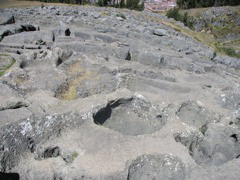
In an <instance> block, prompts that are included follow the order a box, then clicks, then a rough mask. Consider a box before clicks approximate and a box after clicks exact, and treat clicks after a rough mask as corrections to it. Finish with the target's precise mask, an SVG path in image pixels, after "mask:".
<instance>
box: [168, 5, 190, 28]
mask: <svg viewBox="0 0 240 180" xmlns="http://www.w3.org/2000/svg"><path fill="white" fill-rule="evenodd" d="M166 16H167V17H168V18H173V19H175V20H176V21H181V22H182V23H183V24H184V25H185V26H187V27H189V28H192V27H193V18H192V17H191V16H188V13H187V12H185V13H184V15H181V13H180V12H179V9H178V8H173V9H170V10H169V11H168V12H167V14H166Z"/></svg>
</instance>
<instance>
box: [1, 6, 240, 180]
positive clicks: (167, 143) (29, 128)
mask: <svg viewBox="0 0 240 180" xmlns="http://www.w3.org/2000/svg"><path fill="white" fill-rule="evenodd" d="M214 13H215V10H214ZM216 13H217V14H215V15H214V16H215V17H217V16H220V15H219V14H220V12H219V11H217V10H216ZM0 14H14V16H15V17H17V18H16V20H17V22H18V24H17V25H4V26H1V27H0V32H1V37H2V38H3V39H2V42H1V43H0V52H1V53H0V54H6V52H12V53H11V54H10V53H8V54H9V55H10V57H12V58H13V59H14V60H15V63H14V64H13V65H12V66H11V67H9V68H8V70H6V71H5V73H4V75H3V76H1V77H0V86H1V87H0V100H1V102H0V117H1V118H0V170H1V171H3V172H17V173H19V175H20V177H21V179H36V180H38V179H39V180H42V179H94V180H95V179H96V180H112V179H114V180H115V179H116V180H122V179H128V178H129V179H144V178H145V179H151V178H155V179H197V180H198V179H199V180H200V179H239V177H240V171H239V168H238V167H239V165H240V164H239V163H240V161H239V158H237V157H238V156H239V154H240V153H239V147H240V146H239V143H238V136H239V116H238V114H237V112H238V111H239V106H238V104H239V103H238V101H239V100H238V94H239V93H238V92H239V88H238V86H239V69H238V59H234V58H233V59H231V58H229V59H228V57H226V58H225V57H224V58H223V56H220V55H216V53H214V50H212V49H211V48H209V47H207V46H205V45H203V44H201V43H200V42H198V41H196V40H194V39H192V38H191V37H189V36H186V35H184V34H182V33H181V32H179V31H175V30H174V29H172V28H170V27H168V26H166V25H164V24H160V23H159V22H160V21H169V20H168V19H167V18H166V17H165V16H163V15H160V14H153V13H149V12H136V11H130V10H127V9H124V10H121V9H113V8H106V7H101V8H100V7H88V6H84V7H82V6H71V7H68V6H54V7H53V8H52V7H49V8H48V7H47V6H46V7H43V8H41V7H28V8H14V9H11V8H10V9H0ZM116 14H118V15H120V14H124V15H125V16H126V17H127V18H126V19H125V20H124V21H122V19H117V18H116ZM95 15H96V17H94V16H95ZM231 16H234V14H233V15H231ZM228 17H230V16H228ZM206 18H208V17H206ZM211 18H212V19H214V17H209V19H211ZM156 19H159V20H160V21H159V22H158V21H157V22H155V20H156ZM72 20H73V22H71V21H72ZM28 22H30V23H29V24H28ZM31 23H34V28H33V27H32V26H31V25H30V24H31ZM67 23H69V24H67ZM59 24H60V26H59ZM223 24H224V23H223ZM21 25H23V26H21ZM180 26H181V27H182V28H185V27H184V26H183V25H182V24H180ZM38 27H41V30H39V28H38ZM29 30H34V31H32V32H30V31H29ZM154 30H155V31H156V32H157V31H158V30H159V31H160V32H157V33H158V34H154ZM163 32H164V33H163ZM229 34H231V33H229ZM2 35H3V36H2ZM233 37H235V36H233V35H229V38H233ZM1 56H2V55H0V57H1ZM219 57H221V58H222V59H221V58H220V60H219V59H218V58H219ZM12 58H11V59H10V58H9V59H8V57H7V56H6V57H5V56H4V58H3V59H2V61H0V62H1V63H0V65H1V66H3V67H8V65H9V63H10V62H11V60H12ZM223 94H225V96H223ZM232 95H233V96H232ZM224 98H226V99H225V101H224ZM183 102H184V103H183ZM219 121H220V122H219ZM174 139H175V140H174ZM184 146H186V147H184ZM166 153H169V155H166ZM144 154H145V156H144V157H146V158H142V157H143V156H142V155H144ZM147 154H154V155H147ZM170 154H172V155H170ZM176 155H177V156H178V157H175V156H176ZM137 157H139V158H137ZM140 157H141V158H140ZM134 159H135V161H133V160H134ZM144 159H145V160H144ZM141 160H142V161H141ZM131 162H133V163H132V165H130V163H131ZM183 162H184V163H183ZM129 165H130V166H129ZM185 165H186V167H185ZM49 167H50V168H49ZM0 179H1V178H0Z"/></svg>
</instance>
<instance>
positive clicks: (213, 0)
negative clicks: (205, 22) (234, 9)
mask: <svg viewBox="0 0 240 180" xmlns="http://www.w3.org/2000/svg"><path fill="white" fill-rule="evenodd" d="M177 5H178V6H179V7H180V8H183V9H189V8H200V7H212V6H237V5H240V0H177Z"/></svg>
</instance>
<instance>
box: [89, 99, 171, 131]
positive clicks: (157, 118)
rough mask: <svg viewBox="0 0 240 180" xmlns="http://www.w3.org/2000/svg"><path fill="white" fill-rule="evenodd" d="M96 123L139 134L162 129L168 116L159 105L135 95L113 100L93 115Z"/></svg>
mask: <svg viewBox="0 0 240 180" xmlns="http://www.w3.org/2000/svg"><path fill="white" fill-rule="evenodd" d="M93 119H94V123H95V124H97V125H102V126H104V127H107V128H109V129H112V130H115V131H118V132H120V133H122V134H126V135H132V136H137V135H141V134H150V133H153V132H155V131H158V130H160V129H161V128H162V127H163V126H164V125H165V123H166V121H167V116H166V114H165V112H164V111H163V110H160V108H159V107H158V106H153V105H152V104H151V103H149V102H146V101H144V100H142V99H139V98H136V97H133V98H128V99H118V100H116V101H111V102H109V103H108V104H107V106H105V107H104V108H102V109H100V110H99V111H98V112H97V113H95V114H94V115H93Z"/></svg>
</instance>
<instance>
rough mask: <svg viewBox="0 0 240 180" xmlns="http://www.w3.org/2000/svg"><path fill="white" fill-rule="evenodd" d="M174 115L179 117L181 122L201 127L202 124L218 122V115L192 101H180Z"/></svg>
mask: <svg viewBox="0 0 240 180" xmlns="http://www.w3.org/2000/svg"><path fill="white" fill-rule="evenodd" d="M176 115H177V116H178V117H180V119H181V120H182V121H183V122H185V123H187V124H189V125H192V126H195V127H197V128H201V127H202V126H203V125H205V124H208V123H211V122H219V119H218V117H217V116H216V115H215V114H214V113H213V112H211V111H209V110H208V109H206V108H204V107H201V106H199V105H198V104H197V103H196V102H193V101H187V102H184V103H182V104H181V107H180V108H179V109H178V111H177V112H176Z"/></svg>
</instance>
